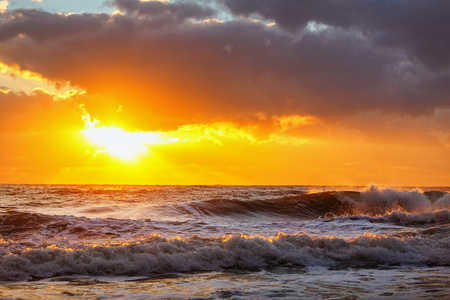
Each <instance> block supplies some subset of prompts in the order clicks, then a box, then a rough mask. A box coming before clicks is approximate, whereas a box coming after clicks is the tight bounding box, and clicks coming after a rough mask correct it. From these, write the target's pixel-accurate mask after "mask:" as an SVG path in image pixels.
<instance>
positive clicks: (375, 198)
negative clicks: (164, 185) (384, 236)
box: [171, 186, 450, 220]
mask: <svg viewBox="0 0 450 300" xmlns="http://www.w3.org/2000/svg"><path fill="white" fill-rule="evenodd" d="M171 208H172V209H174V210H176V211H177V212H179V213H183V214H191V215H193V216H196V217H209V216H213V217H233V216H246V217H258V216H259V215H263V216H265V217H271V216H272V217H292V218H296V219H301V220H313V219H317V218H323V217H339V216H350V215H365V216H383V215H386V214H389V213H391V212H394V211H402V212H405V213H417V214H421V213H432V212H436V211H439V210H445V209H450V194H447V193H444V192H439V191H428V192H425V193H421V192H419V191H397V190H394V189H382V190H380V189H378V188H377V187H375V186H371V187H370V188H368V189H367V190H366V191H364V192H354V191H343V192H336V191H331V192H321V193H311V194H304V195H295V196H286V197H281V198H273V199H264V200H250V201H247V200H240V199H237V200H236V199H212V200H206V201H199V202H190V203H184V204H175V205H172V207H171Z"/></svg>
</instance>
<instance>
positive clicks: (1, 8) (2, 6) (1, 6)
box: [0, 0, 9, 13]
mask: <svg viewBox="0 0 450 300" xmlns="http://www.w3.org/2000/svg"><path fill="white" fill-rule="evenodd" d="M8 5H9V2H8V0H2V1H0V13H3V12H5V11H6V9H7V7H8Z"/></svg>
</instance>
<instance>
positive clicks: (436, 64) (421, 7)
mask: <svg viewBox="0 0 450 300" xmlns="http://www.w3.org/2000/svg"><path fill="white" fill-rule="evenodd" d="M224 3H225V4H226V6H227V7H228V8H230V10H231V11H232V12H233V13H234V14H240V15H245V16H249V15H251V14H253V13H258V14H259V15H261V16H262V17H264V18H267V19H271V20H275V21H276V22H277V24H279V25H280V26H282V27H284V28H286V29H288V30H296V29H299V28H303V27H304V26H305V25H306V24H307V23H308V22H310V21H316V22H320V23H325V24H328V25H331V26H337V27H343V28H358V29H360V30H361V31H362V32H364V33H365V34H367V35H369V36H370V37H371V38H372V39H373V40H374V41H376V42H377V43H379V44H382V45H388V46H398V47H401V48H404V49H405V50H406V51H407V52H408V53H409V54H410V55H412V56H414V57H416V58H417V59H419V60H421V61H423V62H424V63H425V64H427V65H428V66H430V67H432V68H434V69H442V68H447V67H448V66H449V65H450V55H449V53H450V39H449V38H448V37H449V36H450V22H449V16H450V1H442V0H361V1H345V0H321V1H316V0H303V1H298V0H224Z"/></svg>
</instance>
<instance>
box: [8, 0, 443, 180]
mask: <svg viewBox="0 0 450 300" xmlns="http://www.w3.org/2000/svg"><path fill="white" fill-rule="evenodd" d="M217 3H219V4H220V3H221V4H220V5H222V6H220V5H219V4H217V6H209V7H205V6H202V5H201V4H199V3H197V2H186V1H184V2H175V1H170V2H164V3H162V2H158V1H151V2H140V1H138V0H130V1H124V0H116V1H114V2H113V4H112V7H111V10H113V9H114V10H117V11H116V12H115V13H114V14H108V13H97V14H96V13H84V14H78V13H75V14H61V13H54V12H47V11H45V10H32V9H28V8H23V9H19V10H13V9H4V11H3V13H2V16H1V23H0V43H1V44H0V62H1V65H0V88H1V90H0V145H1V147H0V183H64V184H71V183H92V184H245V185H247V184H277V185H278V184H299V185H304V184H310V185H367V184H380V185H410V186H443V185H449V184H450V172H449V170H450V159H449V158H450V121H449V120H450V97H449V95H450V79H449V78H450V60H449V59H447V58H448V55H447V56H445V55H443V56H440V53H441V52H442V51H444V50H447V48H445V47H449V50H450V45H448V44H449V42H442V39H440V40H439V39H438V38H442V37H445V36H446V32H447V30H448V31H449V32H450V28H449V26H448V25H445V26H444V27H443V32H442V35H443V36H441V37H439V34H441V33H435V35H437V36H435V38H436V41H435V40H433V37H432V38H429V40H428V46H429V47H430V48H432V49H434V53H435V55H434V56H433V57H431V56H428V54H427V53H426V52H424V51H425V50H426V51H431V50H432V49H431V50H428V49H425V50H424V49H423V48H421V45H422V44H421V43H423V42H424V40H423V35H417V36H415V32H416V31H414V29H415V28H414V26H415V25H413V24H414V23H412V22H411V20H410V19H408V16H409V15H408V14H410V15H411V18H412V16H414V12H415V11H416V10H420V7H415V1H412V2H411V3H410V6H409V7H408V8H409V10H410V11H407V12H406V13H405V14H404V16H403V17H402V18H400V19H399V23H398V24H397V25H395V26H396V27H394V25H392V26H391V25H390V24H389V23H386V22H382V20H383V18H388V16H385V15H384V14H383V12H381V11H378V10H377V8H376V7H375V8H374V10H373V11H374V12H373V14H375V15H370V14H369V15H367V16H365V19H364V20H363V21H362V20H361V19H360V17H359V15H358V17H356V16H352V15H351V14H350V13H348V14H343V15H342V16H341V17H342V18H343V19H345V22H344V21H343V20H342V19H340V18H338V17H335V16H334V15H331V14H330V15H328V14H327V13H325V11H321V13H319V11H320V10H315V9H313V8H314V7H313V6H314V5H319V4H317V3H316V4H314V2H311V3H310V4H309V5H310V6H311V10H308V9H306V10H305V7H297V5H299V4H295V2H292V3H290V2H289V1H287V2H283V4H282V5H281V6H280V7H279V9H278V10H275V9H274V10H271V7H270V5H269V4H268V7H267V10H265V11H261V12H259V11H258V9H259V8H258V7H252V5H251V4H249V5H248V6H245V7H244V6H242V7H241V6H240V5H241V4H240V2H236V1H232V0H229V1H223V2H217ZM249 3H250V2H249ZM289 3H290V4H289ZM302 5H303V4H302ZM342 5H344V4H342ZM338 6H339V5H338ZM338 6H337V7H335V9H337V11H338V12H339V9H341V10H342V11H343V12H344V11H347V10H348V7H338ZM344 6H345V5H344ZM394 6H395V5H394ZM354 9H355V10H358V9H362V8H360V7H359V6H355V7H354ZM393 9H399V8H398V7H397V8H396V7H393ZM296 10H299V11H302V12H303V13H304V14H306V16H304V17H301V18H300V17H299V18H290V13H289V12H292V11H296ZM119 11H120V13H119ZM438 11H439V10H438ZM225 12H226V14H227V15H224V14H225ZM258 12H259V13H260V14H259V15H255V14H253V15H252V14H251V13H258ZM281 12H284V14H283V13H281ZM377 13H378V14H377ZM308 14H310V15H308ZM338 15H339V13H338ZM423 17H424V22H425V23H424V25H423V30H424V31H426V30H428V29H429V28H433V26H437V25H439V24H437V23H436V22H439V13H438V12H437V15H436V14H435V15H433V17H429V18H428V16H426V15H424V16H423ZM256 18H257V19H256ZM311 20H313V21H311ZM427 20H429V22H430V24H428V23H427ZM447 23H448V22H447ZM447 23H445V24H447ZM348 24H353V25H354V26H349V25H348ZM390 26H391V27H390ZM380 34H384V36H385V38H386V41H380ZM391 34H392V39H393V40H392V41H390V42H388V40H389V38H391V37H390V35H391ZM447 40H448V39H447ZM433 47H434V48H433ZM447 53H449V52H447ZM438 62H439V63H438Z"/></svg>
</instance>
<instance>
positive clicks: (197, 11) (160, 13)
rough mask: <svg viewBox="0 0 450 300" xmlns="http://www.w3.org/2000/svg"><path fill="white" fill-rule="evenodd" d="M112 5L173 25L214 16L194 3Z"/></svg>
mask: <svg viewBox="0 0 450 300" xmlns="http://www.w3.org/2000/svg"><path fill="white" fill-rule="evenodd" d="M113 3H114V5H116V6H117V8H118V9H120V10H121V11H125V12H127V13H128V14H133V15H136V16H140V17H150V18H152V19H157V20H160V21H163V22H167V21H168V20H172V21H173V22H174V23H183V22H184V21H185V20H187V19H207V18H210V17H212V16H213V15H214V11H213V10H212V9H210V8H205V7H202V6H200V5H199V4H197V3H195V2H180V3H167V2H160V1H145V2H144V1H139V0H114V2H113Z"/></svg>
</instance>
